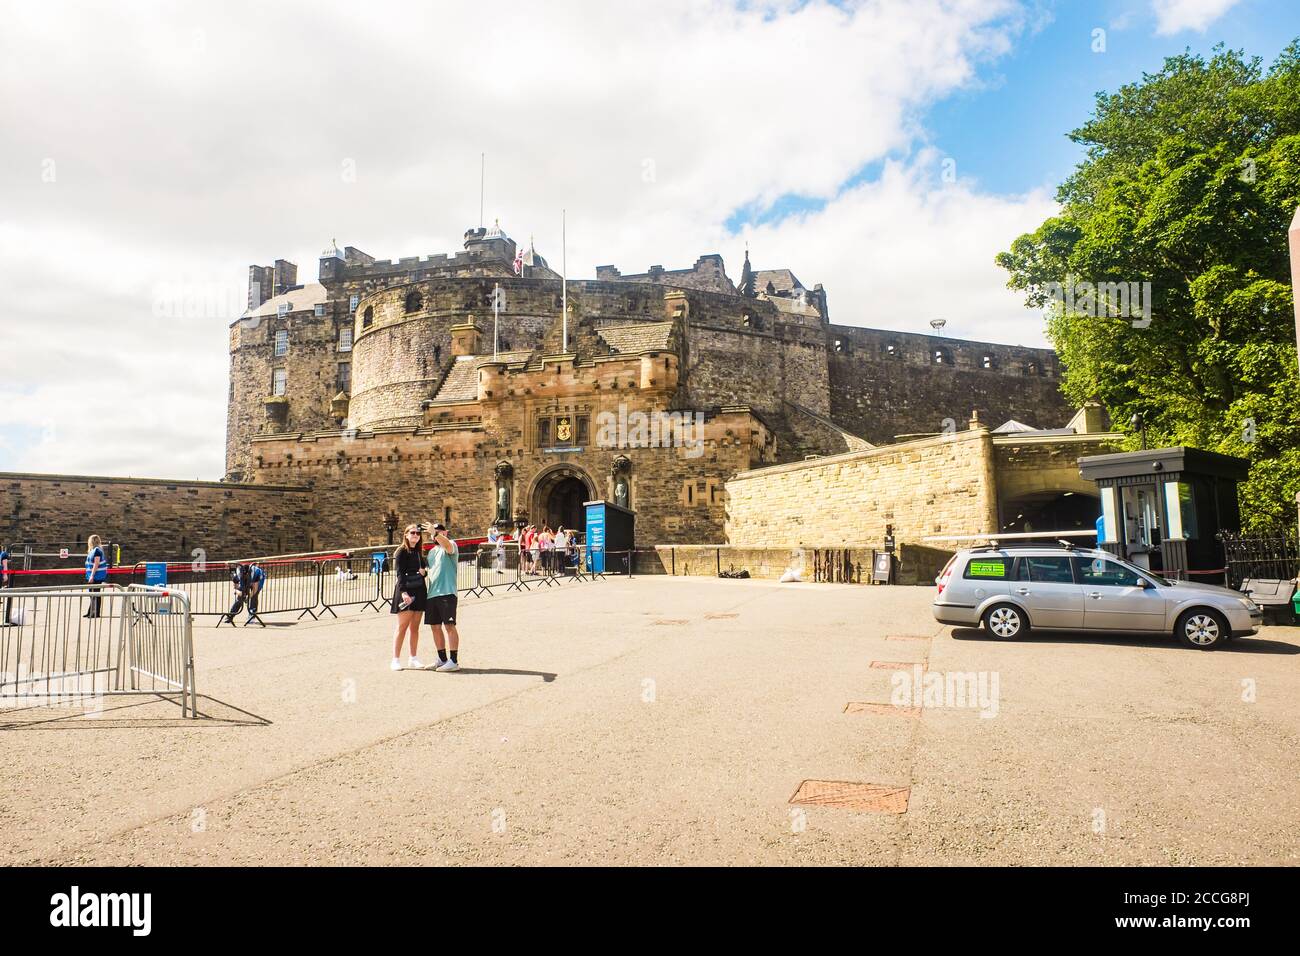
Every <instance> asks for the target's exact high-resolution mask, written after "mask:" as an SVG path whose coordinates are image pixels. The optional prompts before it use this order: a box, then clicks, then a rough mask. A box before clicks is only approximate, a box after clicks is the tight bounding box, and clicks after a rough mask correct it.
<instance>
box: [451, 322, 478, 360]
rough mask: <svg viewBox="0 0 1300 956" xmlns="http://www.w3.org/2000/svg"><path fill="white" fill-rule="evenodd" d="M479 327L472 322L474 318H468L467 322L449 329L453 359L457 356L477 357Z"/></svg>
mask: <svg viewBox="0 0 1300 956" xmlns="http://www.w3.org/2000/svg"><path fill="white" fill-rule="evenodd" d="M478 340H479V327H478V324H477V323H476V322H475V321H474V316H472V315H471V316H470V317H469V321H468V322H464V323H462V324H461V325H453V326H452V327H451V354H452V357H453V358H454V357H455V356H458V355H478V354H479V350H478Z"/></svg>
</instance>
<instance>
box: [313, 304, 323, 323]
mask: <svg viewBox="0 0 1300 956" xmlns="http://www.w3.org/2000/svg"><path fill="white" fill-rule="evenodd" d="M313 312H314V314H315V316H316V318H318V319H323V318H325V303H324V302H317V303H316V308H315V309H314V310H313Z"/></svg>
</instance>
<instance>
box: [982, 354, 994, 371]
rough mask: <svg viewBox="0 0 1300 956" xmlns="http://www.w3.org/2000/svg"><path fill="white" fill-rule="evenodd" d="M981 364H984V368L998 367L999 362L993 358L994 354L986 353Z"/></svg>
mask: <svg viewBox="0 0 1300 956" xmlns="http://www.w3.org/2000/svg"><path fill="white" fill-rule="evenodd" d="M980 364H981V365H982V366H984V368H990V369H991V368H997V363H996V362H995V361H994V360H993V356H992V355H985V356H984V358H983V359H982V360H981V361H980Z"/></svg>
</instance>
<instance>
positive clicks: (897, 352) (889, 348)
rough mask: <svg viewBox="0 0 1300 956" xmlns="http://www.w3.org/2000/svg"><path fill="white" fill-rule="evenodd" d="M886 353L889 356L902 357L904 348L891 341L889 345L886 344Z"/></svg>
mask: <svg viewBox="0 0 1300 956" xmlns="http://www.w3.org/2000/svg"><path fill="white" fill-rule="evenodd" d="M885 355H886V356H887V357H889V358H902V357H903V350H902V349H900V348H899V347H898V346H897V345H895V344H894V343H892V342H890V343H889V344H888V345H886V346H885Z"/></svg>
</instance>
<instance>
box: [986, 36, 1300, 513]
mask: <svg viewBox="0 0 1300 956" xmlns="http://www.w3.org/2000/svg"><path fill="white" fill-rule="evenodd" d="M1070 138H1071V139H1072V140H1074V141H1075V142H1077V143H1080V144H1082V145H1084V146H1086V147H1087V152H1086V157H1085V159H1084V160H1083V162H1081V163H1080V164H1079V166H1078V167H1077V168H1076V169H1075V171H1074V173H1073V174H1072V175H1071V176H1070V178H1069V179H1068V180H1066V182H1065V183H1064V184H1062V186H1061V187H1060V189H1059V190H1058V192H1057V201H1058V202H1059V203H1060V205H1061V210H1060V213H1059V214H1058V215H1056V216H1053V217H1052V218H1050V219H1048V220H1047V221H1046V222H1044V223H1043V224H1042V225H1041V226H1039V227H1038V229H1037V230H1036V231H1034V232H1032V233H1028V234H1026V235H1023V236H1021V237H1020V238H1018V239H1016V240H1015V242H1013V243H1012V244H1011V248H1010V250H1008V251H1007V252H1003V253H1000V254H999V255H998V256H997V262H998V264H999V265H1000V266H1002V267H1003V268H1005V269H1006V270H1007V271H1008V272H1009V273H1010V276H1011V278H1010V280H1009V282H1008V285H1009V286H1010V287H1011V288H1013V289H1019V290H1022V291H1024V292H1025V293H1026V301H1027V302H1028V304H1030V305H1031V306H1034V307H1047V306H1051V314H1050V316H1049V319H1048V337H1049V338H1050V339H1051V341H1052V344H1053V345H1054V346H1055V347H1056V350H1057V352H1058V353H1059V354H1060V356H1061V360H1062V362H1063V364H1064V365H1065V373H1064V376H1063V380H1062V391H1063V392H1064V393H1065V395H1066V396H1067V397H1068V398H1069V399H1070V400H1071V401H1073V402H1075V403H1082V402H1085V401H1089V400H1096V401H1100V402H1101V403H1102V404H1103V405H1104V406H1106V408H1107V409H1108V410H1109V412H1110V415H1111V418H1112V420H1113V421H1114V422H1115V423H1116V426H1117V427H1119V428H1121V429H1127V428H1128V421H1129V419H1130V417H1131V416H1132V415H1133V414H1134V413H1135V412H1140V413H1142V415H1143V417H1144V420H1145V422H1146V425H1147V430H1148V438H1149V440H1150V441H1155V442H1159V443H1162V444H1186V445H1196V446H1198V447H1201V448H1207V449H1210V450H1214V451H1220V452H1223V453H1225V454H1232V455H1239V456H1241V457H1246V458H1249V459H1250V460H1251V477H1250V479H1249V481H1248V482H1247V483H1246V485H1245V486H1244V487H1243V490H1242V496H1241V501H1242V516H1243V524H1244V525H1245V526H1246V527H1248V528H1265V527H1273V526H1279V525H1290V524H1293V523H1294V521H1295V518H1296V506H1295V495H1296V491H1297V490H1300V374H1297V364H1296V343H1295V325H1294V321H1293V316H1294V313H1293V311H1292V290H1291V287H1290V266H1289V258H1288V251H1287V228H1288V226H1289V225H1290V222H1291V218H1292V216H1293V215H1294V213H1295V210H1296V207H1297V204H1300V40H1296V41H1293V42H1292V43H1291V44H1290V46H1288V47H1287V49H1286V50H1284V51H1283V52H1282V54H1281V55H1280V56H1279V57H1278V59H1277V61H1276V62H1275V63H1274V64H1273V66H1272V67H1271V68H1270V69H1269V70H1267V71H1264V70H1263V69H1262V68H1261V62H1260V60H1259V59H1258V58H1252V59H1249V60H1248V59H1246V58H1244V56H1243V54H1242V53H1241V52H1239V51H1231V50H1229V51H1225V50H1224V49H1223V47H1222V46H1221V45H1220V46H1218V47H1215V49H1214V51H1213V55H1212V56H1211V57H1210V59H1209V60H1208V61H1207V60H1205V59H1203V58H1202V57H1200V56H1194V55H1192V54H1191V53H1190V52H1188V53H1184V54H1182V55H1180V56H1175V57H1170V58H1168V59H1167V60H1166V61H1165V64H1164V67H1163V68H1162V69H1161V70H1160V71H1159V72H1158V73H1154V74H1144V75H1143V77H1142V80H1141V82H1139V83H1134V84H1131V85H1128V86H1124V87H1122V88H1121V89H1120V90H1119V91H1118V92H1116V93H1109V94H1108V93H1101V94H1098V96H1097V106H1096V111H1095V113H1094V114H1093V116H1092V117H1091V119H1089V120H1088V122H1086V123H1085V124H1084V125H1083V126H1082V127H1080V128H1079V129H1077V130H1075V131H1074V132H1073V133H1071V134H1070ZM1085 281H1086V282H1090V283H1112V282H1113V283H1134V282H1136V283H1143V282H1149V283H1150V284H1151V285H1150V290H1151V295H1150V318H1151V321H1150V322H1149V323H1146V322H1145V321H1142V320H1141V319H1138V320H1136V321H1135V320H1134V319H1132V318H1131V317H1116V316H1111V315H1107V314H1105V312H1106V310H1104V309H1102V310H1100V311H1101V312H1102V313H1103V314H1102V315H1101V316H1100V317H1094V316H1092V315H1089V314H1086V313H1087V312H1089V311H1090V310H1089V309H1087V308H1083V309H1080V308H1075V309H1074V310H1073V311H1071V310H1070V309H1068V308H1066V307H1065V302H1068V299H1065V297H1064V295H1063V294H1062V289H1063V288H1065V287H1067V286H1068V287H1071V288H1073V287H1074V284H1077V283H1080V282H1085ZM1054 283H1055V285H1054ZM1129 437H1130V443H1131V447H1137V445H1136V441H1137V439H1136V436H1129Z"/></svg>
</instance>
